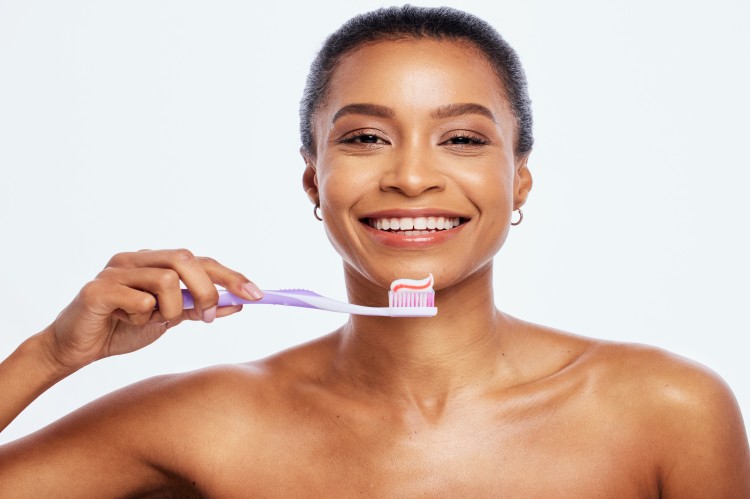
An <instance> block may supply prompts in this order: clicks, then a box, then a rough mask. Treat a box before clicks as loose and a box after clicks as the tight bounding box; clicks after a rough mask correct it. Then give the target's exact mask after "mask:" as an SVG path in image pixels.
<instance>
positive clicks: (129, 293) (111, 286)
mask: <svg viewBox="0 0 750 499" xmlns="http://www.w3.org/2000/svg"><path fill="white" fill-rule="evenodd" d="M78 299H79V300H80V302H81V303H82V304H83V306H84V307H85V308H87V309H88V310H91V311H92V312H94V313H95V314H98V315H103V316H105V315H110V314H112V313H113V312H114V311H115V310H118V309H121V310H124V311H125V312H126V313H128V314H141V313H147V312H148V313H150V312H152V311H153V310H154V306H155V305H156V298H155V297H154V295H152V294H150V293H146V292H144V291H139V290H137V289H133V288H131V287H128V286H123V285H122V284H120V283H118V282H115V281H107V280H104V279H100V278H97V279H94V280H93V281H91V282H89V283H88V284H86V285H85V286H84V287H83V288H82V289H81V291H80V292H79V293H78Z"/></svg>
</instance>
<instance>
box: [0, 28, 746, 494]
mask: <svg viewBox="0 0 750 499" xmlns="http://www.w3.org/2000/svg"><path fill="white" fill-rule="evenodd" d="M515 133H516V131H515V124H514V119H513V115H512V113H511V112H510V110H509V109H508V106H507V102H506V99H505V96H504V93H503V90H502V88H501V86H500V85H499V83H498V81H497V78H496V77H495V75H494V73H493V72H492V70H491V68H490V67H489V65H488V64H487V62H486V61H485V60H484V58H483V56H481V55H480V54H478V53H477V52H475V51H474V50H472V49H471V47H467V46H466V45H464V44H460V43H455V42H447V41H441V42H438V41H431V40H419V41H414V40H404V41H389V42H381V43H378V44H373V45H368V46H365V47H363V48H360V49H358V50H356V51H354V52H352V53H351V54H349V55H348V56H346V57H345V59H344V60H343V61H342V63H341V64H340V65H339V67H338V69H337V70H336V73H335V76H334V80H333V85H332V88H331V90H330V94H329V96H328V99H327V101H326V102H325V103H324V105H323V106H322V108H321V109H320V110H319V112H318V113H317V115H316V120H315V134H316V150H315V153H314V154H312V153H310V154H303V155H304V156H305V163H306V169H305V173H304V178H303V183H304V187H305V190H306V191H307V194H308V196H309V197H310V199H311V200H312V201H313V202H319V203H320V205H321V211H322V214H323V219H324V222H323V224H324V226H325V230H326V231H327V233H328V236H329V238H330V240H331V242H332V244H333V246H334V247H335V248H336V249H337V251H338V252H339V253H340V254H341V256H342V258H343V261H344V266H345V277H346V284H347V289H348V292H349V298H350V301H352V302H354V303H361V304H365V305H383V304H384V302H385V300H386V299H387V298H386V289H387V287H388V285H389V284H390V282H391V281H392V280H394V279H396V278H399V277H422V276H424V275H426V274H427V273H429V272H432V273H433V274H434V275H435V280H436V282H437V284H438V288H437V289H438V293H437V306H438V307H439V314H438V315H437V316H436V317H434V318H429V319H392V318H375V317H361V316H353V317H351V318H350V320H349V321H348V322H347V323H346V324H344V325H343V326H342V327H341V328H340V329H338V330H336V331H334V332H332V333H330V334H329V335H327V336H324V337H322V338H320V339H317V340H315V341H312V342H310V343H308V344H305V345H301V346H299V347H296V348H293V349H291V350H288V351H285V352H282V353H280V354H277V355H275V356H273V357H271V358H268V359H264V360H260V361H256V362H250V363H247V364H242V365H235V366H221V367H213V368H209V369H206V370H202V371H198V372H194V373H188V374H180V375H173V376H162V377H158V378H154V379H151V380H147V381H144V382H141V383H138V384H136V385H133V386H131V387H128V388H125V389H123V390H120V391H118V392H115V393H113V394H111V395H109V396H107V397H104V398H103V399H101V400H98V401H96V402H93V403H92V404H89V405H87V406H85V407H83V408H82V409H80V410H78V411H76V412H74V413H73V414H71V415H69V416H67V417H65V418H63V419H61V420H59V421H57V422H56V423H54V424H52V425H50V426H49V427H47V428H45V429H43V430H41V431H39V432H37V433H34V434H32V435H30V436H28V437H25V438H22V439H20V440H18V441H16V442H13V443H11V444H8V445H5V446H3V447H2V448H0V496H1V497H53V496H54V497H110V496H113V497H119V496H126V497H133V496H135V497H137V496H143V495H148V494H156V493H158V492H162V493H168V492H171V493H172V494H173V495H175V496H178V497H189V496H190V494H196V495H203V496H207V497H354V496H364V497H413V496H428V497H545V498H546V497H644V498H651V497H653V498H656V497H665V498H706V497H711V498H730V497H731V498H736V497H750V453H749V451H748V442H747V436H746V433H745V429H744V427H743V423H742V418H741V415H740V412H739V409H738V406H737V403H736V401H735V400H734V397H733V395H732V393H731V392H730V390H729V389H728V387H727V386H726V385H725V383H724V382H723V381H721V379H720V378H719V377H718V376H716V375H715V374H714V373H712V372H710V371H708V370H707V369H705V368H703V367H701V366H698V365H696V364H694V363H692V362H689V361H686V360H684V359H680V358H678V357H675V356H673V355H671V354H668V353H665V352H663V351H660V350H657V349H654V348H649V347H643V346H634V345H622V344H614V343H608V342H602V341H596V340H592V339H587V338H583V337H579V336H575V335H571V334H567V333H563V332H560V331H556V330H553V329H550V328H546V327H542V326H539V325H535V324H530V323H527V322H524V321H521V320H519V319H516V318H513V317H511V316H509V315H507V314H504V313H502V312H501V311H499V310H497V309H496V307H495V304H494V298H493V295H492V258H493V256H494V255H495V253H496V252H497V251H498V250H499V249H500V247H501V246H502V244H503V243H504V241H505V239H506V237H507V234H508V231H509V223H510V219H511V214H512V211H513V210H514V209H515V208H518V207H520V206H521V205H523V203H524V202H525V201H526V198H527V196H528V194H529V191H530V190H531V186H532V181H531V175H530V173H529V170H528V167H527V157H526V156H519V155H517V154H515V152H514V144H515ZM429 213H434V214H451V215H453V216H460V217H461V220H462V224H461V225H460V226H459V227H456V228H454V229H451V230H450V231H445V233H439V234H432V235H430V234H428V235H418V236H415V235H412V236H406V235H402V236H398V235H394V234H385V233H384V232H383V231H378V230H377V229H375V228H373V227H371V226H370V224H369V223H368V219H371V218H379V217H380V218H383V217H387V216H391V215H394V216H396V215H398V216H409V215H426V214H429ZM180 280H181V281H182V282H183V283H184V284H185V285H186V286H187V287H188V288H189V289H190V290H191V292H192V293H193V295H195V296H196V302H197V304H198V309H197V310H195V311H182V307H181V301H180V298H179V284H180V283H179V281H180ZM214 283H216V284H220V285H222V286H224V287H227V288H228V289H229V290H230V291H232V292H235V293H237V294H240V295H242V296H244V297H246V298H257V288H256V287H255V285H254V284H252V283H251V282H250V281H248V280H247V279H246V278H245V277H244V276H242V275H241V274H239V273H237V272H235V271H233V270H231V269H228V268H226V267H224V266H222V265H221V264H219V263H218V262H216V261H214V260H210V259H201V258H196V257H195V256H193V255H192V254H191V253H190V252H188V251H186V250H175V251H144V252H136V253H123V254H121V255H118V256H116V257H115V258H114V259H113V260H112V261H111V262H110V264H109V265H108V266H107V268H106V269H105V270H104V271H103V272H102V273H101V274H100V275H99V276H97V278H96V279H94V280H93V281H92V282H91V283H89V284H87V285H86V286H84V288H83V290H82V291H81V293H80V294H79V295H78V297H76V299H75V300H74V301H73V302H72V303H71V304H70V305H69V306H68V307H67V308H66V309H65V310H64V311H63V312H62V313H61V314H60V316H59V317H58V318H57V319H56V320H55V322H54V323H53V324H52V325H51V326H50V327H49V328H47V329H46V330H45V331H43V332H41V333H39V334H38V335H35V336H33V337H31V338H30V339H29V340H27V341H26V342H25V343H24V344H22V345H21V346H20V347H19V349H18V350H17V351H16V352H14V353H13V354H12V355H11V356H10V357H9V358H8V359H6V361H4V362H3V363H2V364H1V365H0V393H3V394H4V397H3V405H2V408H0V418H2V419H0V421H1V422H2V424H3V426H4V425H7V424H8V423H9V422H10V421H11V420H12V419H13V418H14V417H15V416H16V415H17V414H18V413H19V412H20V411H21V410H23V408H24V407H25V406H26V405H27V404H28V403H30V402H31V401H32V400H33V399H34V398H35V397H36V396H38V395H39V394H40V393H41V392H43V391H44V390H45V389H46V388H48V387H49V386H51V385H52V384H54V383H55V382H56V381H58V380H59V379H62V378H63V377H65V376H66V375H68V374H70V373H72V372H74V371H76V370H77V369H80V368H81V367H83V366H85V365H86V364H88V363H90V362H93V361H95V360H97V359H100V358H103V357H106V356H109V355H115V354H120V353H126V352H129V351H133V350H136V349H138V348H141V347H143V346H145V345H147V344H149V343H151V342H152V341H154V340H156V339H157V338H158V337H159V336H160V335H161V334H163V333H164V332H165V331H166V330H167V329H169V328H171V327H174V326H176V325H177V324H179V322H181V321H182V320H185V319H192V320H195V319H202V320H205V321H206V322H211V321H213V320H214V319H215V318H216V317H221V316H224V315H228V314H231V313H234V312H237V311H239V309H240V307H231V308H226V309H216V308H215V304H216V301H217V296H216V292H215V289H214V286H213V284H214ZM253 293H255V296H253ZM154 297H157V298H158V301H159V305H160V307H159V311H157V312H155V311H154V304H155V303H156V302H155V298H154ZM271 333H273V332H271V331H265V332H263V331H259V332H258V334H271ZM5 394H9V395H5Z"/></svg>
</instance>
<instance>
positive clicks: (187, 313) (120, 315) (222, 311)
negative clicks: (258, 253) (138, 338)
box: [112, 305, 242, 329]
mask: <svg viewBox="0 0 750 499" xmlns="http://www.w3.org/2000/svg"><path fill="white" fill-rule="evenodd" d="M241 310H242V305H228V306H226V307H218V308H217V310H216V318H217V319H218V318H220V317H227V316H229V315H233V314H236V313H237V312H239V311H241ZM112 315H113V316H114V317H115V318H117V319H120V320H124V321H125V322H128V323H132V321H133V317H132V316H131V315H130V314H128V313H127V312H125V311H123V310H116V311H115V312H114V313H113V314H112ZM186 320H188V321H202V320H203V318H202V317H201V316H200V315H199V314H198V313H197V312H196V311H195V310H194V309H189V310H183V313H182V314H181V315H180V316H178V317H175V318H172V319H169V320H167V319H165V318H164V317H163V316H162V315H161V314H160V312H159V311H158V310H155V311H154V313H153V314H152V315H151V317H150V319H149V320H148V324H166V326H167V328H168V329H171V328H173V327H175V326H177V325H178V324H180V323H181V322H182V321H186Z"/></svg>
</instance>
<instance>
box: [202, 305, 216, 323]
mask: <svg viewBox="0 0 750 499" xmlns="http://www.w3.org/2000/svg"><path fill="white" fill-rule="evenodd" d="M214 319H216V307H211V308H208V309H206V310H204V311H203V322H213V321H214Z"/></svg>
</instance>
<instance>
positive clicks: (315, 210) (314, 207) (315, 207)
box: [313, 203, 323, 222]
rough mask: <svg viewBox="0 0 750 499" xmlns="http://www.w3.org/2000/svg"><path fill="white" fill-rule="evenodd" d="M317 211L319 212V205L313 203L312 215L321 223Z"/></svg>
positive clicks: (321, 218)
mask: <svg viewBox="0 0 750 499" xmlns="http://www.w3.org/2000/svg"><path fill="white" fill-rule="evenodd" d="M318 211H320V203H315V206H313V215H314V216H315V218H317V219H318V220H319V221H321V222H322V221H323V217H321V216H320V215H319V214H318Z"/></svg>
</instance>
